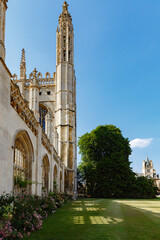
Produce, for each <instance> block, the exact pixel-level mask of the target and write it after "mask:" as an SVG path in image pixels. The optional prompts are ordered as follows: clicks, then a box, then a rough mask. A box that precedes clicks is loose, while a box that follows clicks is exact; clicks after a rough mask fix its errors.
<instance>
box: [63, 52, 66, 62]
mask: <svg viewBox="0 0 160 240" xmlns="http://www.w3.org/2000/svg"><path fill="white" fill-rule="evenodd" d="M63 60H64V61H66V50H63Z"/></svg>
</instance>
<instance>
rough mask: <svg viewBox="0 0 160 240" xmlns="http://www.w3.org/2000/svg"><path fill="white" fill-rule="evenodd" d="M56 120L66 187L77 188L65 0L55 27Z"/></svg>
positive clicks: (71, 43) (69, 35) (69, 26)
mask: <svg viewBox="0 0 160 240" xmlns="http://www.w3.org/2000/svg"><path fill="white" fill-rule="evenodd" d="M55 115H56V124H55V127H56V128H57V132H58V135H59V147H58V149H59V156H60V157H61V159H62V162H63V163H64V164H65V165H66V167H67V171H66V175H65V188H66V189H68V190H69V191H76V180H75V178H76V161H77V160H76V78H75V70H74V33H73V25H72V18H71V15H70V14H69V12H68V4H67V2H66V1H65V2H64V5H63V12H62V14H61V15H60V17H59V27H57V64H56V109H55Z"/></svg>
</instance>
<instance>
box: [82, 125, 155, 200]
mask: <svg viewBox="0 0 160 240" xmlns="http://www.w3.org/2000/svg"><path fill="white" fill-rule="evenodd" d="M78 146H79V149H80V154H81V160H82V161H81V164H80V166H79V171H80V172H81V175H83V178H84V179H85V182H86V187H87V192H88V195H90V196H92V197H109V198H130V197H132V198H133V197H134V193H135V191H137V190H138V189H139V190H140V189H141V187H140V186H141V185H140V182H141V180H139V181H136V176H135V173H133V171H132V169H131V167H130V162H129V155H130V154H131V148H130V144H129V140H128V138H124V137H123V135H122V132H121V130H120V129H119V128H117V127H115V126H113V125H105V126H99V127H97V128H96V129H94V130H93V131H91V132H90V133H86V134H84V135H83V136H81V137H80V138H79V141H78ZM137 183H138V184H139V185H140V186H139V187H138V188H137V186H136V185H137ZM142 185H143V184H142ZM148 189H149V187H148ZM151 190H153V188H152V186H151ZM137 195H138V194H137ZM142 195H143V194H142ZM152 195H153V194H152Z"/></svg>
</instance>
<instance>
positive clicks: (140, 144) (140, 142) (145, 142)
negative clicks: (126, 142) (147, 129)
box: [130, 138, 153, 148]
mask: <svg viewBox="0 0 160 240" xmlns="http://www.w3.org/2000/svg"><path fill="white" fill-rule="evenodd" d="M152 141H153V138H146V139H141V138H135V139H134V140H132V141H130V146H131V148H145V147H148V146H149V145H150V144H151V142H152Z"/></svg>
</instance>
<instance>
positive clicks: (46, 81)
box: [12, 72, 55, 87]
mask: <svg viewBox="0 0 160 240" xmlns="http://www.w3.org/2000/svg"><path fill="white" fill-rule="evenodd" d="M32 80H33V73H30V75H29V78H27V79H25V87H29V85H30V82H31V81H32ZM37 80H38V84H39V86H40V87H41V86H50V85H54V84H55V73H54V74H53V76H51V74H50V73H49V72H46V74H45V76H44V77H43V75H42V73H41V72H38V74H37ZM12 81H13V82H14V83H16V84H17V83H19V81H20V80H19V79H18V76H17V74H13V76H12Z"/></svg>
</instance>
